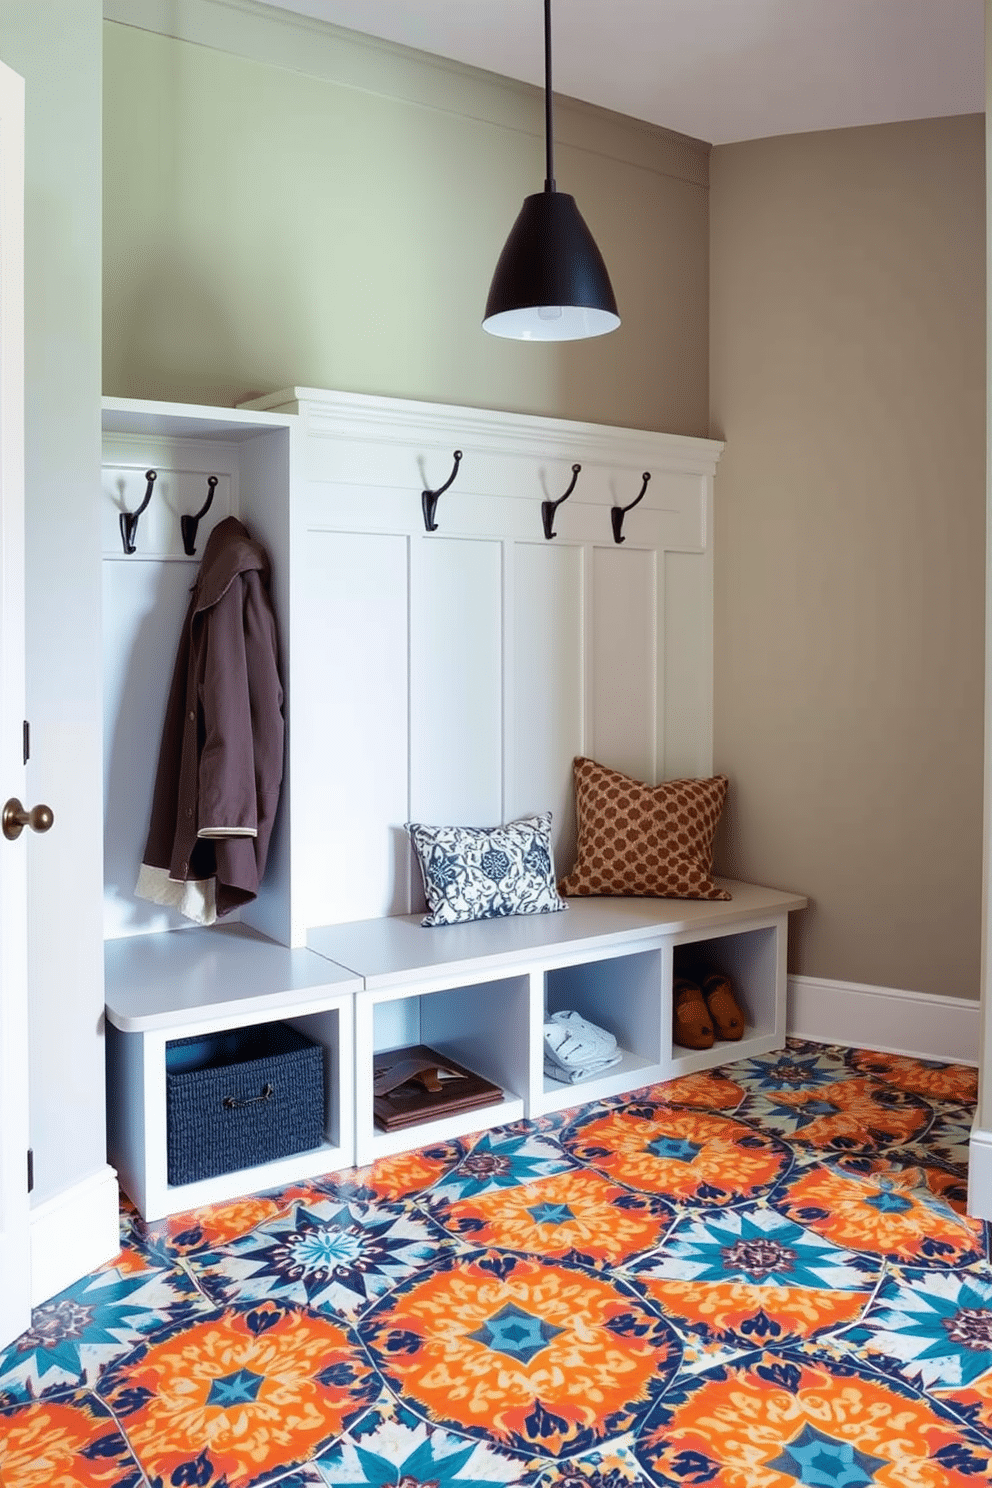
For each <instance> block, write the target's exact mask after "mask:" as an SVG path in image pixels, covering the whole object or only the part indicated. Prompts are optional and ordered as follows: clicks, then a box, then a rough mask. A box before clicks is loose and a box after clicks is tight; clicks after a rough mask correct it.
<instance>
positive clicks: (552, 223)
mask: <svg viewBox="0 0 992 1488" xmlns="http://www.w3.org/2000/svg"><path fill="white" fill-rule="evenodd" d="M552 98H553V94H552V89H551V0H544V138H545V150H546V154H547V174H546V178H545V182H544V190H543V191H542V192H538V193H537V194H535V195H534V196H528V197H526V198H525V199H524V204H523V206H522V207H521V208H520V215H519V216H518V217H517V220H516V222H515V223H514V224H513V226H512V228H511V229H510V236H509V237H508V238H507V240H506V243H505V244H504V247H503V252H502V253H501V254H500V256H499V262H498V263H497V265H496V272H495V274H494V275H493V282H492V284H491V285H490V288H489V298H488V300H487V301H486V313H485V316H484V317H483V321H482V325H483V329H484V330H487V331H489V332H490V334H491V335H493V336H507V337H511V338H512V339H514V340H517V341H578V340H581V339H583V338H585V337H589V336H603V335H605V334H606V332H607V331H614V330H616V328H617V326H618V325H619V324H620V316H619V315H618V314H617V302H616V299H615V297H614V294H613V286H612V285H611V284H610V276H609V274H608V273H607V271H606V265H605V263H604V262H603V256H602V254H601V253H600V251H599V249H598V248H597V247H596V242H595V239H594V238H593V235H592V233H591V232H590V231H589V229H588V227H587V226H586V224H585V221H584V219H583V216H582V213H581V212H580V211H579V209H578V207H577V206H576V204H575V198H574V196H569V195H567V193H566V192H564V191H558V190H556V188H555V170H554V127H553V121H552Z"/></svg>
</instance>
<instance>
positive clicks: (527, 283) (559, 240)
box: [482, 191, 620, 341]
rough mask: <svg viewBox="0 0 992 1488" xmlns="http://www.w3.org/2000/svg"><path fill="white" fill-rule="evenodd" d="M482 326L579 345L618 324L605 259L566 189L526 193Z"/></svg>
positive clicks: (503, 333) (493, 331)
mask: <svg viewBox="0 0 992 1488" xmlns="http://www.w3.org/2000/svg"><path fill="white" fill-rule="evenodd" d="M482 324H483V326H484V328H485V329H486V330H487V331H489V332H490V333H491V334H492V335H494V336H510V337H513V338H514V339H515V340H518V341H577V340H580V339H581V338H582V337H585V336H603V335H605V334H606V332H607V331H612V330H615V329H616V327H617V326H618V325H619V324H620V317H619V315H618V314H617V302H616V299H615V298H614V295H613V287H612V285H611V284H610V276H609V274H608V273H607V271H606V265H605V263H604V262H603V255H602V254H601V253H600V251H599V249H598V248H597V247H596V242H595V239H594V238H593V235H592V233H591V232H590V231H589V229H588V227H587V226H586V224H585V219H584V218H583V216H582V213H581V212H580V211H579V209H578V207H577V206H576V204H575V197H574V196H569V195H568V194H567V193H566V192H564V191H542V192H538V193H537V194H536V195H535V196H528V197H526V198H525V200H524V204H523V206H522V207H521V208H520V215H519V216H518V218H517V220H516V222H515V223H514V224H513V226H512V228H511V229H510V236H509V237H508V238H507V240H506V243H505V245H504V248H503V252H502V253H501V254H500V256H499V262H498V263H497V265H496V272H495V274H494V275H493V282H492V285H491V286H490V289H489V298H488V300H487V301H486V314H485V319H484V320H483V322H482Z"/></svg>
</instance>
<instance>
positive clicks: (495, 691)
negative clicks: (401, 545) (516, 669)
mask: <svg viewBox="0 0 992 1488" xmlns="http://www.w3.org/2000/svg"><path fill="white" fill-rule="evenodd" d="M502 551H503V550H502V544H501V543H499V542H477V541H461V540H459V539H457V538H445V537H442V536H440V535H437V536H435V537H431V538H429V539H428V538H426V537H425V538H423V539H422V540H421V541H420V542H416V543H414V545H413V549H412V554H411V557H412V563H411V605H410V814H411V817H412V818H413V819H414V820H416V821H424V822H436V823H444V824H449V823H450V824H456V823H457V824H458V825H459V826H480V827H481V826H492V825H493V824H494V823H496V822H498V821H500V820H501V819H502V812H503V706H502V677H503V601H502Z"/></svg>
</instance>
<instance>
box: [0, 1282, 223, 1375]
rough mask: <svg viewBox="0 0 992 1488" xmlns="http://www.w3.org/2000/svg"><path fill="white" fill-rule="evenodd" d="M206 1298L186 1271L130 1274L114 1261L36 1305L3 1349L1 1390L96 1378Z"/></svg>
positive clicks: (188, 1314)
mask: <svg viewBox="0 0 992 1488" xmlns="http://www.w3.org/2000/svg"><path fill="white" fill-rule="evenodd" d="M205 1308H206V1303H205V1302H204V1301H203V1299H202V1298H201V1297H200V1296H199V1295H198V1294H197V1292H196V1290H195V1289H194V1287H193V1284H192V1282H191V1281H190V1280H189V1278H188V1277H187V1276H185V1275H184V1274H183V1273H182V1272H180V1271H174V1270H168V1271H161V1270H152V1271H141V1272H138V1273H136V1274H135V1275H131V1276H125V1275H122V1274H121V1272H120V1271H119V1270H118V1269H117V1267H107V1268H106V1269H105V1270H102V1271H99V1272H97V1273H96V1274H95V1275H92V1276H84V1277H83V1278H82V1279H81V1280H80V1281H78V1282H75V1283H74V1284H73V1285H72V1286H70V1287H67V1288H66V1290H65V1291H64V1292H60V1293H59V1294H58V1296H56V1297H53V1298H52V1299H51V1301H49V1302H44V1303H42V1305H41V1306H40V1307H36V1308H35V1310H34V1312H33V1313H32V1315H31V1327H30V1328H29V1329H28V1330H27V1332H26V1333H22V1334H21V1336H20V1338H18V1339H16V1340H15V1342H14V1343H13V1344H12V1345H11V1347H10V1348H9V1349H8V1350H7V1351H6V1352H5V1353H0V1394H7V1395H9V1396H11V1397H12V1398H14V1399H17V1398H29V1397H34V1398H36V1397H37V1396H39V1395H41V1394H42V1393H43V1392H44V1391H45V1390H50V1389H53V1388H56V1387H58V1386H60V1385H63V1386H64V1385H75V1384H80V1385H81V1384H84V1383H92V1382H93V1381H94V1380H95V1379H96V1377H97V1375H98V1374H99V1373H100V1370H101V1369H103V1368H104V1367H106V1366H107V1365H108V1364H110V1363H111V1362H113V1361H114V1360H115V1359H119V1358H122V1357H123V1356H124V1355H125V1354H127V1353H128V1352H129V1351H130V1350H131V1349H132V1348H133V1347H134V1345H135V1344H136V1343H138V1342H139V1341H140V1340H141V1339H142V1338H143V1337H144V1335H145V1334H147V1333H150V1332H151V1331H152V1330H153V1329H155V1328H159V1327H161V1326H162V1325H163V1324H164V1323H171V1322H174V1321H177V1320H179V1319H180V1318H182V1317H189V1318H191V1319H192V1318H193V1316H194V1315H195V1314H196V1313H197V1312H201V1311H204V1310H205Z"/></svg>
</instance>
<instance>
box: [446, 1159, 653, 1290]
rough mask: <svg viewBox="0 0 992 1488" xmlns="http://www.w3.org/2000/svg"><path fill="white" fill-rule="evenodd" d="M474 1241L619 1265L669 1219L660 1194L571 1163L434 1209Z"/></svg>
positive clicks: (450, 1226) (454, 1231) (644, 1246)
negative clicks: (652, 1195) (559, 1170)
mask: <svg viewBox="0 0 992 1488" xmlns="http://www.w3.org/2000/svg"><path fill="white" fill-rule="evenodd" d="M433 1212H434V1213H435V1214H436V1217H437V1218H438V1220H439V1221H440V1222H441V1223H442V1224H444V1225H445V1226H446V1227H447V1228H448V1229H449V1230H450V1231H451V1233H452V1234H453V1235H458V1236H460V1237H462V1238H464V1239H465V1240H467V1241H470V1242H471V1243H472V1244H473V1245H476V1246H478V1245H484V1246H496V1247H499V1248H505V1249H508V1250H517V1251H527V1252H529V1253H530V1254H532V1255H539V1256H543V1257H544V1258H545V1259H546V1260H551V1259H560V1258H571V1259H574V1260H577V1261H580V1262H584V1263H585V1264H587V1265H590V1266H615V1265H617V1264H618V1263H619V1262H620V1261H622V1260H624V1259H625V1258H626V1257H628V1256H633V1255H635V1254H638V1253H640V1252H641V1251H644V1250H653V1249H654V1247H655V1246H656V1245H657V1244H658V1243H659V1241H660V1240H661V1239H662V1237H663V1236H664V1235H665V1234H666V1233H667V1231H668V1230H669V1229H670V1227H671V1224H672V1210H671V1209H670V1208H669V1206H668V1205H667V1204H666V1203H665V1202H664V1201H663V1200H662V1199H658V1198H649V1197H648V1196H647V1195H646V1194H632V1193H631V1192H630V1191H629V1190H628V1189H626V1188H619V1187H617V1185H616V1184H613V1183H608V1182H607V1180H606V1179H605V1178H601V1177H600V1176H599V1174H597V1173H587V1172H582V1171H578V1172H577V1171H576V1170H575V1169H569V1171H568V1172H565V1173H558V1174H557V1175H556V1176H554V1177H552V1178H542V1179H540V1180H539V1181H538V1182H537V1183H527V1184H524V1185H523V1186H522V1187H520V1188H500V1189H490V1191H489V1192H488V1193H484V1194H479V1195H478V1196H476V1197H475V1198H468V1199H461V1200H459V1201H456V1202H455V1203H452V1204H439V1205H437V1207H436V1208H435V1209H434V1211H433Z"/></svg>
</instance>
